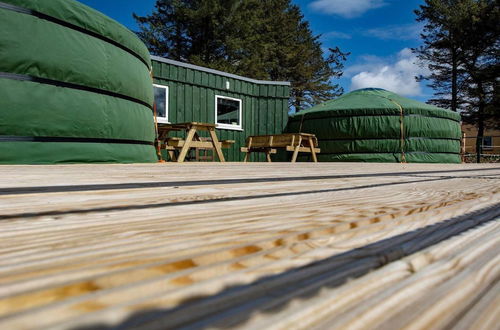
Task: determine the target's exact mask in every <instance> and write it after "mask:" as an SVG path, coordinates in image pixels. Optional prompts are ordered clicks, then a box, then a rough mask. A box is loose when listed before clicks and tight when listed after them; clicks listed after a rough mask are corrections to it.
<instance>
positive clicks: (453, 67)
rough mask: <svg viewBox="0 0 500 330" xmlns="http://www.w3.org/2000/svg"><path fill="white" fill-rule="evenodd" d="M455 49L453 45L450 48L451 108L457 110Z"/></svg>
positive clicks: (456, 62) (456, 61)
mask: <svg viewBox="0 0 500 330" xmlns="http://www.w3.org/2000/svg"><path fill="white" fill-rule="evenodd" d="M457 57H458V55H457V49H456V48H455V47H453V48H452V50H451V62H452V63H451V110H452V111H455V112H456V111H457V98H458V88H457V79H458V60H457Z"/></svg>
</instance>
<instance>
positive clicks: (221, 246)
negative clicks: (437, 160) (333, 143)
mask: <svg viewBox="0 0 500 330" xmlns="http://www.w3.org/2000/svg"><path fill="white" fill-rule="evenodd" d="M0 173H1V177H0V327H2V328H26V329H29V328H47V327H53V328H67V327H70V326H75V325H96V324H107V325H119V324H121V325H125V327H126V324H127V323H124V322H126V321H127V320H133V322H136V323H137V324H143V323H144V325H147V324H149V325H151V327H152V328H165V327H166V326H178V325H181V324H182V325H186V324H192V325H201V324H213V325H220V326H242V327H251V328H259V327H262V326H263V325H267V326H269V325H271V324H273V325H275V326H278V325H279V324H280V322H281V325H282V326H284V325H286V324H295V326H296V327H297V328H300V327H301V326H300V324H305V325H307V326H304V328H307V327H311V326H315V324H320V325H321V324H322V325H328V327H330V326H340V325H343V324H349V326H350V324H351V323H349V322H354V321H353V320H354V319H353V318H352V317H351V318H349V316H348V315H351V314H345V313H346V311H345V310H341V308H340V307H341V306H340V305H338V308H339V310H338V311H334V312H331V313H330V312H329V314H328V315H329V316H328V319H325V318H324V317H323V316H322V317H320V315H322V314H321V313H320V311H321V310H322V308H324V307H322V306H324V304H327V302H328V299H331V300H330V305H331V304H332V303H333V302H334V301H336V300H335V299H337V298H338V295H337V296H335V295H333V296H332V297H337V298H335V299H333V298H325V296H324V295H321V294H318V293H317V292H316V291H315V290H316V289H314V290H313V289H311V288H309V286H307V285H305V286H303V287H301V286H297V291H304V292H308V290H309V291H311V290H312V291H311V292H312V293H311V297H312V298H311V299H312V300H311V301H310V302H312V304H311V305H310V306H309V305H308V306H309V307H308V308H307V310H308V311H310V312H311V314H310V315H309V314H308V316H307V317H306V320H304V321H303V322H302V323H300V322H298V323H293V322H295V321H293V320H295V317H294V316H293V315H294V313H297V311H296V310H295V309H298V310H299V309H300V310H302V309H305V308H304V307H305V305H304V306H301V300H300V299H298V301H297V297H298V295H294V294H291V293H289V292H286V293H285V292H284V293H283V295H279V294H274V295H271V296H266V294H265V288H266V287H269V288H271V287H274V286H277V287H280V285H284V283H280V282H279V280H273V281H274V282H272V283H275V284H270V283H271V282H270V283H267V282H266V281H267V280H266V279H267V278H270V277H272V276H283V278H288V276H289V275H288V274H289V273H290V272H292V273H293V272H294V271H296V270H297V269H300V267H303V266H307V265H311V264H314V263H317V262H322V261H325V260H330V259H331V258H336V256H341V255H343V254H345V253H350V251H353V250H354V249H357V248H362V247H364V246H367V245H369V244H376V243H377V242H381V241H383V240H386V239H392V238H395V237H399V236H400V235H405V234H408V233H411V232H418V231H420V230H424V229H425V228H427V227H429V226H433V225H435V226H441V224H446V223H447V221H449V220H450V219H454V218H456V217H461V216H464V215H468V214H471V217H473V216H474V214H475V213H477V212H483V211H484V210H488V212H489V213H488V217H492V219H494V218H495V217H498V214H497V213H500V210H499V208H500V165H495V164H491V165H430V164H404V165H403V164H346V163H339V164H324V163H320V164H310V163H299V164H288V163H286V164H285V163H281V164H280V163H274V164H264V163H263V164H260V163H259V164H256V163H249V164H241V163H234V164H232V163H226V164H218V163H216V164H211V163H208V164H190V163H184V164H168V163H167V164H151V165H149V164H148V165H61V166H2V167H0ZM495 212H496V213H495ZM467 221H469V220H467ZM497 224H498V220H491V221H490V222H488V223H486V224H485V225H482V226H483V227H484V228H486V227H488V226H490V227H491V228H490V227H488V228H490V230H499V229H498V225H497ZM483 227H478V229H471V230H469V231H467V232H466V233H464V234H461V235H460V236H457V238H449V239H447V240H444V241H443V242H440V243H439V244H437V245H436V248H434V247H429V248H428V249H430V250H429V251H431V250H432V249H434V250H432V251H433V252H432V253H433V254H436V255H439V256H437V257H435V261H433V262H437V263H438V264H441V263H444V262H445V261H444V260H445V259H446V258H448V257H447V256H449V255H447V254H446V253H444V252H443V253H441V254H439V251H448V250H450V249H449V248H448V250H447V247H450V246H452V245H453V244H456V243H453V242H456V240H457V239H462V240H465V241H467V242H469V241H470V242H474V244H476V245H474V246H477V247H478V248H477V249H476V250H477V251H479V252H477V253H478V256H477V260H478V261H477V262H478V264H477V267H476V266H474V265H475V264H474V265H473V264H472V263H471V264H470V266H469V265H468V264H465V266H464V267H462V268H461V270H460V271H462V270H463V271H465V272H466V270H467V269H469V268H470V272H469V273H470V274H475V273H481V272H484V271H485V269H487V270H488V272H489V274H490V275H488V276H487V277H485V280H484V281H482V282H481V283H482V284H481V285H482V286H481V288H483V291H484V290H486V289H484V288H489V287H491V288H498V286H495V283H496V281H498V278H499V276H500V275H499V274H500V270H499V269H498V267H496V268H495V267H493V268H492V267H491V266H488V265H490V264H489V263H488V262H487V258H489V257H490V255H492V256H493V255H494V253H495V252H496V253H497V254H498V252H500V250H499V245H498V242H497V241H496V240H495V238H494V237H491V235H489V236H488V234H487V233H485V232H484V230H483V231H481V232H478V231H477V230H480V228H483ZM438 234H439V233H438V232H436V234H435V235H438ZM440 235H444V234H442V233H441V234H440ZM481 235H482V236H481ZM440 237H441V236H440ZM443 237H444V236H443ZM477 237H482V239H479V238H477ZM476 238H477V240H476ZM470 244H472V243H470ZM438 246H440V248H439V249H438V248H437V247H438ZM471 246H472V245H471ZM482 247H484V251H483V252H484V253H483V252H481V251H482V250H481V248H482ZM393 248H394V249H398V248H399V245H395V246H394V247H393ZM436 249H437V250H436ZM450 251H451V250H450ZM455 252H456V255H455V257H453V258H459V257H460V258H463V257H461V256H462V255H460V256H459V253H461V252H460V251H455ZM455 252H454V253H455ZM419 253H420V254H422V253H424V252H418V253H417V254H415V256H414V257H413V258H417V257H418V256H419V255H420V254H419ZM450 253H451V252H450ZM424 254H425V253H424ZM472 254H473V251H472V250H464V251H463V256H467V255H472ZM408 258H412V256H409V257H407V258H406V259H404V260H407V259H408ZM450 258H452V257H450ZM453 258H452V260H455V259H453ZM417 259H418V258H417ZM490 259H491V258H490ZM408 260H409V259H408ZM412 260H413V259H412ZM415 260H416V259H415ZM440 260H443V261H442V262H441V261H440ZM456 260H458V259H456ZM479 260H482V261H481V262H483V263H480V261H479ZM401 262H403V261H401ZM398 263H400V261H394V262H392V263H389V264H388V265H387V266H386V267H396V266H393V264H394V265H398ZM373 267H374V268H373V269H376V268H379V267H380V266H375V264H374V266H373ZM386 267H382V268H379V269H378V270H377V271H376V272H381V273H380V274H383V270H384V269H385V268H386ZM485 267H486V268H485ZM488 267H489V268H488ZM348 270H349V269H348ZM349 271H354V268H352V269H351V270H349ZM460 271H457V273H456V274H457V275H456V276H457V278H459V277H460V276H462V275H460V276H459V274H462V273H460ZM403 273H404V272H403ZM403 273H400V272H396V273H395V274H396V275H394V276H393V277H391V276H392V275H391V276H389V277H388V280H387V281H380V288H379V289H377V290H378V291H377V290H375V289H373V290H374V291H370V292H371V294H372V296H373V297H374V298H373V301H377V299H382V295H383V294H386V295H389V297H388V298H387V299H389V300H387V301H392V300H390V299H396V300H397V298H395V297H397V294H399V293H397V292H400V291H397V289H396V287H397V285H403V286H404V284H401V283H406V282H404V281H406V280H407V279H408V276H406V275H404V276H403V275H402V274H403ZM466 273H467V272H466ZM469 273H467V274H469ZM311 274H312V275H311V276H313V275H314V273H311ZM404 274H407V273H404ZM450 274H451V275H450V278H455V273H450ZM464 274H465V273H464ZM491 274H496V275H491ZM347 275H348V274H347ZM347 275H346V276H347ZM290 276H292V275H290ZM314 276H316V275H314ZM318 276H319V275H318ZM353 276H354V275H353ZM373 276H374V275H373V274H369V275H363V276H360V277H359V278H358V279H356V281H359V283H365V282H364V281H365V280H366V281H370V278H373ZM380 276H381V278H382V277H383V276H385V275H380ZM422 276H423V278H424V277H425V275H422ZM464 276H465V275H464ZM467 276H469V275H467ZM430 277H432V276H430V275H429V278H430ZM390 278H393V279H394V281H393V282H391V281H392V280H391V281H389V279H390ZM464 278H465V277H464ZM287 281H288V280H287ZM461 281H462V280H460V279H457V284H456V285H460V283H464V282H463V281H462V282H461ZM464 281H465V280H464ZM424 282H425V281H424V280H422V283H424ZM415 283H417V284H418V282H415ZM417 284H415V285H417ZM289 285H290V286H291V287H293V285H294V282H293V281H292V282H290V284H289ZM363 285H364V284H363ZM412 285H413V284H412ZM436 285H437V284H436ZM231 287H234V288H241V290H246V291H245V292H247V293H246V294H247V296H246V295H242V296H241V297H233V298H231V297H232V295H231V292H232V291H231V289H230V288H231ZM247 287H248V288H250V289H247ZM438 287H442V289H441V291H440V292H442V293H441V295H440V296H439V297H442V298H440V299H443V300H446V299H454V298H447V297H453V295H452V293H451V291H454V290H456V289H453V286H452V285H451V284H450V287H449V288H448V287H446V286H432V285H431V286H429V287H428V289H426V290H428V291H425V292H424V291H422V292H421V294H422V295H418V297H417V296H415V298H414V299H409V300H408V301H407V305H405V306H409V307H408V308H406V309H405V308H404V306H403V304H402V305H401V306H400V307H401V308H399V309H397V310H396V309H393V310H391V309H387V308H386V309H382V307H377V306H378V305H380V304H375V303H373V302H372V303H370V301H371V300H370V301H368V300H367V301H365V300H364V299H361V298H359V299H358V300H353V301H352V302H351V305H350V306H351V307H350V308H349V309H350V310H353V311H354V310H358V311H359V313H360V315H367V316H366V317H368V316H369V315H375V316H376V317H375V316H373V317H375V319H376V320H377V321H376V322H379V323H380V325H384V326H386V325H396V324H400V323H401V320H403V319H405V317H407V318H408V319H411V320H412V322H413V323H414V324H415V325H421V326H422V327H425V326H428V325H429V322H430V321H428V319H431V318H432V315H434V314H432V308H431V306H430V305H429V307H425V304H423V303H422V302H423V301H425V299H426V298H425V297H427V296H426V295H425V294H426V292H433V290H434V289H436V288H438ZM478 287H479V286H475V287H474V288H476V289H477V288H478ZM388 288H390V289H391V290H393V291H394V292H395V293H394V295H393V296H391V295H390V294H389V293H387V292H389V291H391V290H388ZM471 288H472V287H471ZM358 289H359V287H358ZM277 290H278V289H277ZM324 290H327V291H328V290H330V289H327V288H325V289H324ZM331 290H333V291H332V292H334V291H335V290H337V291H335V292H344V291H342V290H346V286H345V285H340V286H338V287H334V288H332V289H331ZM339 290H340V291H339ZM370 290H371V289H370ZM436 290H437V289H436ZM471 290H472V291H474V290H473V289H471ZM472 291H471V292H472ZM321 292H323V291H321ZM328 292H330V291H328ZM391 292H392V291H391ZM436 292H437V291H436ZM332 294H333V293H332ZM336 294H337V293H336ZM429 294H430V293H429ZM484 295H485V297H487V298H488V299H486V298H485V299H480V298H479V297H478V298H477V299H475V298H474V299H475V300H474V299H473V298H471V297H472V296H469V298H467V299H466V298H464V299H465V300H463V301H464V304H465V305H467V302H469V303H470V301H476V300H477V301H478V303H480V302H481V303H482V304H483V305H485V306H487V305H488V304H487V302H491V301H493V300H492V298H491V294H489V295H488V292H484ZM436 296H437V294H436ZM419 297H420V298H419ZM324 299H327V300H324ZM384 299H385V298H384ZM419 299H420V300H419ZM422 299H423V300H422ZM429 299H431V298H429ZM205 300H207V304H208V301H211V300H213V301H218V302H219V303H217V304H213V305H207V306H212V307H211V308H212V309H210V308H208V307H207V308H205V309H203V310H200V311H197V310H198V309H199V308H195V307H193V308H191V309H190V307H189V306H190V305H189V304H188V303H187V302H193V301H195V302H197V303H199V304H204V301H205ZM382 300H383V299H382ZM383 301H385V300H383ZM310 302H309V301H308V304H309V303H310ZM316 302H318V303H317V305H316ZM417 303H418V304H420V305H421V306H423V307H422V313H421V316H420V314H415V313H412V311H413V309H412V307H411V306H413V305H412V304H417ZM232 304H234V305H235V306H240V307H238V308H237V312H236V311H235V312H231V309H230V308H226V307H224V306H226V305H227V306H232ZM280 304H284V306H285V307H279V308H277V307H275V306H281V305H280ZM334 305H335V304H334ZM465 305H463V306H465ZM266 306H267V307H266ZM273 306H274V307H273ZM286 306H288V307H286ZM290 306H291V307H290ZM314 306H316V307H314ZM384 306H385V305H384ZM461 306H462V305H461ZM463 306H462V307H463ZM292 307H293V308H292ZM462 307H460V308H462ZM276 308H277V310H274V309H276ZM294 308H295V309H294ZM314 308H317V317H316V316H311V315H313V314H314V315H316V314H315V313H314V311H315V310H314ZM426 308H427V309H426ZM450 308H451V305H450ZM485 308H486V307H485ZM265 309H270V310H273V312H272V313H267V312H266V313H263V312H260V311H261V310H265ZM195 310H196V311H195ZM488 310H490V311H495V309H494V308H489V309H488ZM389 311H390V312H389ZM146 312H150V313H153V314H154V315H156V314H158V315H156V316H154V317H153V316H152V317H145V316H143V314H144V313H146ZM207 313H208V314H207ZM429 313H431V314H429ZM379 314H380V315H382V314H384V315H385V316H384V317H383V318H381V317H380V315H379ZM252 315H257V316H255V317H254V316H252ZM346 315H347V316H346ZM429 315H430V316H429ZM332 316H335V317H334V318H335V319H336V320H345V321H338V322H337V323H336V322H333V321H332V320H333V319H334V318H333V317H332ZM337 316H338V317H337ZM467 317H468V318H467V319H466V320H464V321H463V322H462V323H460V322H458V321H457V319H456V318H452V317H450V318H447V319H445V318H443V317H442V318H441V320H442V322H441V323H439V327H442V328H444V327H446V326H447V325H449V324H451V323H452V322H455V323H457V322H458V324H471V323H474V322H475V323H474V324H480V323H477V322H479V321H478V320H476V319H475V318H473V317H472V316H470V315H469V316H467ZM487 317H489V318H490V319H491V318H492V316H491V315H490V314H486V315H485V318H487ZM34 320H36V322H34ZM227 320H231V321H230V322H229V321H227ZM290 320H291V321H290ZM288 321H290V322H292V323H287V322H288ZM306 321H307V322H306ZM207 322H208V323H207ZM343 322H344V323H343ZM346 322H347V323H346ZM356 322H358V321H356ZM373 322H375V321H373ZM134 324H135V323H134ZM352 324H355V325H356V324H357V326H360V325H362V323H359V322H358V323H352Z"/></svg>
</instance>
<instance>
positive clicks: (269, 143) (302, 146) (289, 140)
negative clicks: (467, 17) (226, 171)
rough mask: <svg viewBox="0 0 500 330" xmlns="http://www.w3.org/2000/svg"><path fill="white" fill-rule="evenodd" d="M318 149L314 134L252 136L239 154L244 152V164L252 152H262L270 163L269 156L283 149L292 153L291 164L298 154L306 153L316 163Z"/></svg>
mask: <svg viewBox="0 0 500 330" xmlns="http://www.w3.org/2000/svg"><path fill="white" fill-rule="evenodd" d="M317 147H318V139H317V138H316V136H315V135H314V134H308V133H285V134H273V135H254V136H249V137H248V138H247V140H246V146H245V147H242V148H241V149H240V150H241V152H245V153H246V155H245V160H244V161H245V162H247V161H248V159H249V157H250V154H251V153H252V152H263V153H265V154H266V159H267V161H268V162H271V154H275V153H276V152H277V149H280V148H281V149H284V150H286V151H291V152H293V156H292V163H295V162H296V161H297V156H298V154H299V152H307V153H310V154H311V156H312V160H313V162H315V163H317V162H318V158H317V157H316V154H317V153H320V152H321V150H320V149H319V148H317Z"/></svg>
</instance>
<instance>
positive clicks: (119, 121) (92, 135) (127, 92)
mask: <svg viewBox="0 0 500 330" xmlns="http://www.w3.org/2000/svg"><path fill="white" fill-rule="evenodd" d="M150 70H151V62H150V55H149V52H148V50H147V48H146V46H145V45H144V44H143V43H142V42H141V41H140V40H139V39H138V38H137V36H136V35H135V34H134V33H132V32H131V31H130V30H128V29H127V28H125V27H124V26H122V25H121V24H119V23H117V22H115V21H114V20H112V19H110V18H108V17H106V16H104V15H103V14H101V13H99V12H97V11H95V10H94V9H92V8H90V7H87V6H85V5H82V4H81V3H79V2H77V1H73V0H44V1H41V0H1V1H0V163H2V164H44V163H45V164H47V163H48V164H51V163H63V162H69V163H75V162H123V163H128V162H154V161H156V160H157V158H156V154H155V148H154V146H153V142H154V120H153V115H152V110H151V109H152V104H153V86H152V81H151V76H150Z"/></svg>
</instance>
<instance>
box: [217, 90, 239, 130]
mask: <svg viewBox="0 0 500 330" xmlns="http://www.w3.org/2000/svg"><path fill="white" fill-rule="evenodd" d="M218 99H226V100H231V101H237V102H238V103H239V107H240V114H239V119H240V120H239V125H230V124H219V123H218V122H217V100H218ZM215 125H217V128H220V129H229V130H234V131H243V102H242V101H241V99H236V98H234V97H229V96H223V95H215Z"/></svg>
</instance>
